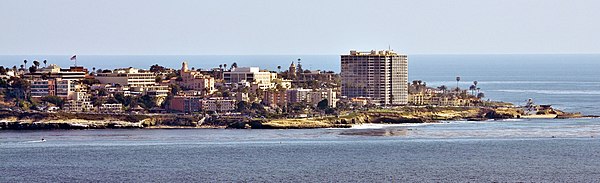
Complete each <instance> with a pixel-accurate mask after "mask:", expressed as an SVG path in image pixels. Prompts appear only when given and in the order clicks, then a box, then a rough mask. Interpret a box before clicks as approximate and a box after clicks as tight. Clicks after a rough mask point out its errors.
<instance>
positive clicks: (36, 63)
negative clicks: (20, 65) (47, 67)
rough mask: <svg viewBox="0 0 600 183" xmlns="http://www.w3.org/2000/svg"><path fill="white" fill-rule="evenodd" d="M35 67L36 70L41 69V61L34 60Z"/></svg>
mask: <svg viewBox="0 0 600 183" xmlns="http://www.w3.org/2000/svg"><path fill="white" fill-rule="evenodd" d="M33 65H35V68H36V69H37V68H40V61H37V60H34V61H33Z"/></svg>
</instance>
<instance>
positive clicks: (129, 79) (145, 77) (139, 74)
mask: <svg viewBox="0 0 600 183" xmlns="http://www.w3.org/2000/svg"><path fill="white" fill-rule="evenodd" d="M96 79H98V81H100V83H104V84H109V83H110V84H119V85H121V86H126V85H129V86H146V85H154V84H156V74H155V73H153V72H148V71H143V70H140V69H135V68H127V69H116V70H114V71H112V72H109V73H98V74H96Z"/></svg>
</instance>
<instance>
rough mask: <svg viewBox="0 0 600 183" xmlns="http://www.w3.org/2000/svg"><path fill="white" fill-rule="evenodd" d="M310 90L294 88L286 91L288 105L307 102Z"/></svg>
mask: <svg viewBox="0 0 600 183" xmlns="http://www.w3.org/2000/svg"><path fill="white" fill-rule="evenodd" d="M311 91H312V89H304V88H294V89H288V90H286V92H287V97H288V99H287V100H288V103H298V102H309V99H310V98H309V95H308V94H309V93H310V92H311Z"/></svg>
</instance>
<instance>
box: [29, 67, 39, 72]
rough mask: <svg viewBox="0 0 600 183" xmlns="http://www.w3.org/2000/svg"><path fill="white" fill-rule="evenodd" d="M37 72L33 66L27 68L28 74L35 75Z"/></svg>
mask: <svg viewBox="0 0 600 183" xmlns="http://www.w3.org/2000/svg"><path fill="white" fill-rule="evenodd" d="M36 71H37V68H36V67H35V66H33V65H32V66H31V67H29V73H35V72H36Z"/></svg>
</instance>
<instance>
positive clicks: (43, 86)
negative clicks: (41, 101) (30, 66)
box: [30, 78, 86, 99]
mask: <svg viewBox="0 0 600 183" xmlns="http://www.w3.org/2000/svg"><path fill="white" fill-rule="evenodd" d="M30 83H31V87H30V92H31V97H34V98H41V97H46V96H58V97H61V98H63V99H66V98H69V97H72V96H73V95H74V93H75V92H78V91H86V88H85V87H84V86H83V85H82V84H81V83H79V81H77V80H73V79H62V78H55V79H42V78H34V79H33V80H31V81H30Z"/></svg>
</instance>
